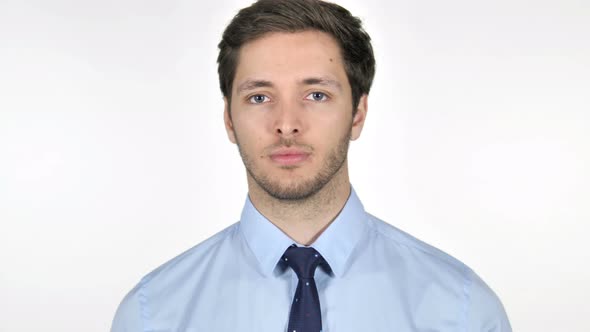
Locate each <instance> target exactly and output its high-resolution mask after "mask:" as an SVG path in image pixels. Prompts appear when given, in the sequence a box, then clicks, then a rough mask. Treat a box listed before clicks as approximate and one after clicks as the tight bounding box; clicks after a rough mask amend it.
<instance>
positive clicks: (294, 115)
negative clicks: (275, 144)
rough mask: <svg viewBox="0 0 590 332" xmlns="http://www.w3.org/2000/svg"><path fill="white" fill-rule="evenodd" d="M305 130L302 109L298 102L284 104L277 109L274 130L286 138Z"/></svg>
mask: <svg viewBox="0 0 590 332" xmlns="http://www.w3.org/2000/svg"><path fill="white" fill-rule="evenodd" d="M302 130H303V123H302V109H301V106H300V105H297V103H288V104H282V105H280V106H279V107H277V109H276V118H275V123H274V132H275V134H276V135H278V136H282V137H284V138H287V137H291V136H297V135H299V134H301V132H302Z"/></svg>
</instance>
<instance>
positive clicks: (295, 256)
mask: <svg viewBox="0 0 590 332" xmlns="http://www.w3.org/2000/svg"><path fill="white" fill-rule="evenodd" d="M283 261H284V262H285V263H287V265H289V266H290V267H291V268H292V269H293V271H295V273H296V274H297V277H298V278H299V279H310V278H313V275H314V273H315V269H316V268H317V267H318V265H319V264H320V263H322V262H323V261H324V258H323V257H322V255H320V253H319V252H317V251H316V250H315V249H314V248H311V247H297V246H295V245H292V246H290V247H289V248H287V250H286V251H285V254H284V255H283Z"/></svg>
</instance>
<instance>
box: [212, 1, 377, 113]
mask: <svg viewBox="0 0 590 332" xmlns="http://www.w3.org/2000/svg"><path fill="white" fill-rule="evenodd" d="M305 30H319V31H322V32H326V33H328V34H330V35H331V36H332V37H334V38H335V39H336V41H337V42H338V44H339V45H340V49H341V52H342V58H343V61H344V69H345V71H346V75H347V77H348V81H349V83H350V87H351V90H352V91H351V92H352V103H353V112H356V109H357V107H358V103H359V100H360V98H361V96H362V95H363V94H368V93H369V90H370V89H371V84H372V82H373V77H374V76H375V56H374V55H373V48H372V46H371V38H370V37H369V35H368V34H367V33H366V32H365V30H364V29H363V27H362V24H361V20H360V19H359V18H357V17H354V16H352V14H351V13H350V12H349V11H348V10H346V9H345V8H343V7H341V6H339V5H336V4H333V3H330V2H325V1H320V0H258V1H257V2H255V3H253V4H252V5H250V7H246V8H243V9H242V10H240V11H239V12H238V14H237V15H236V16H234V18H233V19H232V21H231V22H230V23H229V25H228V26H227V27H226V29H225V31H224V32H223V37H222V40H221V42H220V43H219V56H218V57H217V63H218V68H217V71H218V73H219V85H220V88H221V92H222V93H223V95H224V96H225V97H226V98H227V99H228V100H230V99H231V91H232V86H233V81H234V78H235V74H236V68H237V65H238V56H239V51H240V48H241V47H242V45H244V44H245V43H247V42H249V41H253V40H254V39H257V38H260V37H262V36H263V35H265V34H267V33H272V32H291V33H292V32H300V31H305Z"/></svg>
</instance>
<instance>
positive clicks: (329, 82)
mask: <svg viewBox="0 0 590 332" xmlns="http://www.w3.org/2000/svg"><path fill="white" fill-rule="evenodd" d="M299 84H300V85H324V86H332V87H335V88H337V89H338V90H340V91H342V84H340V82H338V81H336V80H333V79H331V78H327V77H308V78H304V79H302V80H301V81H300V82H299ZM272 87H274V84H273V83H272V82H271V81H267V80H246V81H244V82H243V83H241V84H240V85H238V87H237V93H238V94H240V93H242V92H245V91H250V90H255V89H257V88H272Z"/></svg>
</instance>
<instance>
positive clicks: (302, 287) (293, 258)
mask: <svg viewBox="0 0 590 332" xmlns="http://www.w3.org/2000/svg"><path fill="white" fill-rule="evenodd" d="M283 260H284V261H285V263H287V265H289V266H290V267H291V268H292V269H293V271H295V273H296V274H297V277H298V278H299V282H298V283H297V290H296V291H295V297H293V304H292V305H291V314H290V315H289V328H288V330H287V332H321V330H322V312H321V310H320V297H319V296H318V289H317V287H316V284H315V280H314V278H313V275H314V273H315V269H316V268H317V267H318V265H320V264H322V263H323V264H327V263H326V261H325V260H324V258H323V257H322V256H321V255H320V254H319V253H318V252H317V251H316V250H315V249H314V248H310V247H307V248H305V247H297V246H296V245H292V246H290V247H289V248H287V250H286V251H285V254H284V255H283Z"/></svg>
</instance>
